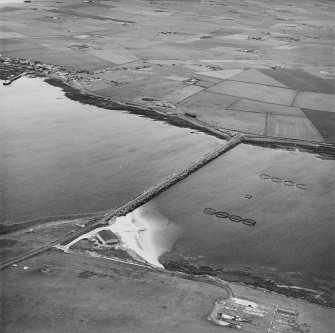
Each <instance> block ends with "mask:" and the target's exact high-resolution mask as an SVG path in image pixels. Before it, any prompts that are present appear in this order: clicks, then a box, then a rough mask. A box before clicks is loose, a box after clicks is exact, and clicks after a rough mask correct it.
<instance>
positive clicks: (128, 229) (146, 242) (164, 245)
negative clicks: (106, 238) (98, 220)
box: [56, 204, 181, 268]
mask: <svg viewBox="0 0 335 333" xmlns="http://www.w3.org/2000/svg"><path fill="white" fill-rule="evenodd" d="M108 229H109V230H111V231H112V232H113V233H114V234H115V235H117V237H118V239H119V241H120V244H119V245H120V246H121V247H122V248H123V249H124V250H126V251H127V252H128V253H129V254H130V255H131V256H132V257H133V258H134V259H137V260H138V259H139V260H144V261H145V262H146V263H148V264H149V265H152V266H154V267H157V268H164V266H163V265H162V264H161V263H160V262H159V260H158V259H159V257H160V256H161V255H162V254H163V253H165V252H167V251H169V250H170V249H171V248H172V246H173V245H174V243H175V241H176V240H177V238H178V235H180V233H181V229H180V228H179V227H178V226H177V225H175V223H174V222H173V221H170V220H169V219H167V218H166V217H164V216H163V215H162V214H160V213H159V212H158V211H157V210H156V209H155V207H154V206H153V204H147V205H144V206H142V207H140V208H138V209H136V210H134V211H133V212H130V213H129V214H127V215H125V216H121V217H117V218H114V219H112V220H111V221H110V224H109V225H108V226H106V227H99V228H96V229H94V230H92V231H90V232H88V233H86V234H84V235H81V236H80V237H78V238H76V239H75V240H73V241H71V242H70V243H68V244H66V245H64V246H63V245H57V246H56V247H57V248H59V249H61V250H63V251H65V252H67V251H69V249H70V247H71V246H72V245H74V244H75V243H77V242H78V241H80V240H82V239H93V238H95V236H96V234H97V233H98V232H99V231H101V230H108Z"/></svg>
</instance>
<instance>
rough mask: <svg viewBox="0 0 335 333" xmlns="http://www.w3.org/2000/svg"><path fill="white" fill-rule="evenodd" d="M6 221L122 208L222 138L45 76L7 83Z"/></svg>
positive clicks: (1, 134)
mask: <svg viewBox="0 0 335 333" xmlns="http://www.w3.org/2000/svg"><path fill="white" fill-rule="evenodd" d="M0 100H1V109H0V142H1V144H0V154H1V168H0V186H1V187H0V190H1V192H0V195H1V202H0V203H1V204H0V216H1V222H2V223H12V222H18V221H27V220H32V219H37V218H42V217H48V216H54V215H66V214H79V213H80V214H81V213H90V212H97V211H105V210H107V209H110V208H115V207H117V206H119V205H121V204H123V203H125V202H127V201H128V200H130V199H131V198H132V197H134V196H135V195H137V194H139V193H141V192H142V191H144V190H146V189H148V188H149V187H150V186H153V185H155V184H156V183H157V182H158V181H160V180H161V179H162V178H165V177H167V176H169V175H170V174H171V173H173V172H175V171H177V170H178V169H180V168H182V167H185V166H186V165H187V164H189V163H191V162H193V161H196V160H197V159H199V158H200V157H201V156H202V155H204V154H205V153H207V152H208V151H210V150H212V149H214V148H215V147H217V146H218V145H219V144H221V143H222V141H220V140H218V139H216V138H214V137H211V136H208V135H205V134H202V133H198V132H196V131H192V130H190V129H184V128H178V127H174V126H171V125H168V124H166V123H163V122H160V121H153V120H150V119H148V118H145V117H140V116H136V115H132V114H129V113H126V112H121V111H111V110H104V109H100V108H97V107H95V106H91V105H83V104H80V103H79V102H75V101H72V100H69V99H68V98H66V97H65V96H64V93H63V92H62V90H61V89H60V88H56V87H53V86H50V85H48V84H47V83H45V82H44V81H43V80H42V79H31V78H21V79H20V80H17V81H15V82H14V83H13V84H11V85H9V86H3V85H2V84H1V85H0Z"/></svg>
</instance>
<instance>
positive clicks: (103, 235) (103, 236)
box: [97, 229, 119, 245]
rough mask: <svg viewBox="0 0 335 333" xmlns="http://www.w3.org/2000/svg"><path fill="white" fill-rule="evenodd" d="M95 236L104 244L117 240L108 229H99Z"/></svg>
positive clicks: (113, 242)
mask: <svg viewBox="0 0 335 333" xmlns="http://www.w3.org/2000/svg"><path fill="white" fill-rule="evenodd" d="M97 238H98V239H99V240H100V241H101V243H103V244H106V245H111V244H115V243H117V242H118V241H119V240H118V238H117V237H116V235H115V234H114V233H113V232H112V231H110V230H109V229H105V230H100V231H99V232H98V233H97Z"/></svg>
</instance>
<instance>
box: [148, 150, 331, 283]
mask: <svg viewBox="0 0 335 333" xmlns="http://www.w3.org/2000/svg"><path fill="white" fill-rule="evenodd" d="M261 174H268V175H270V176H275V177H279V178H281V179H283V180H290V181H293V182H294V183H296V184H305V185H307V189H299V188H297V187H296V186H287V185H284V184H283V183H276V182H273V181H271V180H270V179H268V180H264V179H261V177H260V175H261ZM334 175H335V161H334V160H323V159H321V158H320V156H318V155H313V154H310V153H307V152H300V151H297V150H295V151H287V150H278V149H270V148H261V147H256V146H249V145H245V144H241V145H239V146H237V147H235V148H234V149H232V150H230V151H229V152H227V153H226V154H224V155H222V156H220V157H219V158H217V159H216V160H214V161H213V162H211V163H209V164H208V165H206V166H205V167H203V168H201V169H200V170H198V171H197V172H195V173H194V174H192V175H190V176H189V177H188V178H186V179H184V180H183V181H181V182H179V183H178V184H176V185H175V186H173V187H172V188H170V189H168V190H167V191H165V192H164V193H162V194H160V195H159V196H158V197H156V198H155V199H153V200H152V201H151V203H150V205H152V206H151V207H154V209H156V210H158V211H159V213H160V214H162V215H163V216H165V217H166V218H167V219H169V220H171V221H173V222H174V223H175V224H177V225H178V226H180V227H181V228H182V229H183V231H182V233H181V234H180V235H179V240H178V241H177V242H176V244H175V246H174V249H173V250H172V252H171V253H170V254H169V256H170V257H174V256H175V257H176V258H178V257H179V256H181V257H184V258H187V261H188V262H194V263H197V264H202V265H208V264H210V265H214V266H222V267H224V268H227V267H232V266H234V267H237V266H240V267H253V268H257V267H258V268H259V269H260V270H261V269H262V268H266V269H269V270H273V271H274V272H287V273H290V274H292V275H294V274H296V273H297V274H303V275H304V276H305V277H307V278H311V279H314V280H315V281H316V280H317V279H318V278H324V279H326V280H328V281H331V279H332V273H333V269H334V239H335V238H334V221H335V219H334V215H335V209H334V204H335V200H334V199H335V177H334ZM274 180H275V181H279V180H278V179H274ZM286 184H289V185H291V183H286ZM246 195H249V196H251V198H249V199H248V198H246V197H245V196H246ZM205 208H212V209H215V210H216V211H221V212H226V213H229V214H233V215H237V216H240V217H241V218H249V219H253V220H255V221H256V224H255V225H254V226H248V225H245V224H243V223H242V222H233V221H231V220H229V218H219V217H217V216H215V215H208V214H205V213H204V212H203V210H204V209H205ZM233 219H235V220H238V218H236V217H235V218H233Z"/></svg>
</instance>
